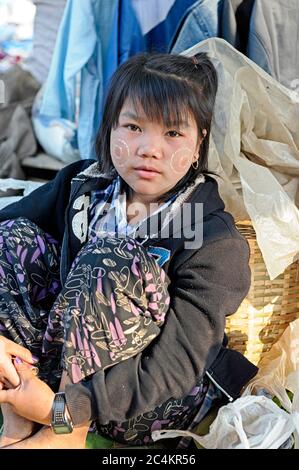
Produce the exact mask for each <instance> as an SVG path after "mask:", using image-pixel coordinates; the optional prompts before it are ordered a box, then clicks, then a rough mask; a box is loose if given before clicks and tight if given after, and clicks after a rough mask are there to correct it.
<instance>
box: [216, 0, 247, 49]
mask: <svg viewBox="0 0 299 470" xmlns="http://www.w3.org/2000/svg"><path fill="white" fill-rule="evenodd" d="M253 5H254V0H224V1H223V8H222V20H221V32H220V37H221V38H222V39H225V40H226V41H227V42H229V43H230V44H231V45H232V46H234V47H235V48H236V49H238V51H240V52H242V53H243V54H245V55H246V54H247V47H248V35H249V25H250V18H251V13H252V9H253Z"/></svg>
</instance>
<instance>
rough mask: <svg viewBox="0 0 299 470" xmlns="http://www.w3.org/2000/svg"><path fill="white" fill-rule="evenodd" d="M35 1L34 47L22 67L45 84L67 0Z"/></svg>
mask: <svg viewBox="0 0 299 470" xmlns="http://www.w3.org/2000/svg"><path fill="white" fill-rule="evenodd" d="M33 3H34V4H35V5H36V13H35V17H34V27H33V30H34V34H33V47H32V52H31V53H30V56H29V57H28V59H26V60H25V61H24V62H23V63H22V68H24V69H25V70H28V71H29V72H31V74H32V75H33V77H34V78H35V79H36V80H37V81H38V82H39V83H40V84H43V83H44V82H45V81H46V79H47V76H48V72H49V68H50V65H51V60H52V54H53V50H54V47H55V42H56V37H57V32H58V28H59V25H60V22H61V18H62V15H63V11H64V8H65V4H66V0H33Z"/></svg>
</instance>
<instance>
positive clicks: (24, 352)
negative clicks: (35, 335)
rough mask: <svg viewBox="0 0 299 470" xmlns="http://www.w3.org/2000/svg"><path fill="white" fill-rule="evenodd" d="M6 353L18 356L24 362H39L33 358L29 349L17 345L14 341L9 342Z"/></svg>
mask: <svg viewBox="0 0 299 470" xmlns="http://www.w3.org/2000/svg"><path fill="white" fill-rule="evenodd" d="M5 349H6V351H7V352H8V353H9V354H11V355H12V356H18V357H20V358H21V359H22V360H23V361H26V362H29V363H31V364H34V363H35V362H37V361H38V359H37V358H35V357H33V356H32V354H31V352H30V351H29V349H26V348H24V347H23V346H21V345H20V344H16V343H14V342H13V341H8V342H7V343H6V347H5Z"/></svg>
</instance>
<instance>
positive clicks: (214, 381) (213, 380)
mask: <svg viewBox="0 0 299 470" xmlns="http://www.w3.org/2000/svg"><path fill="white" fill-rule="evenodd" d="M206 375H207V376H208V377H209V379H210V380H211V382H213V384H214V385H216V387H217V388H219V390H220V391H221V392H222V393H223V394H224V395H225V396H227V398H228V400H229V401H234V399H233V397H232V396H230V395H229V394H228V393H227V392H226V391H225V390H224V389H223V388H222V387H221V385H219V383H217V382H216V380H215V379H213V377H212V376H211V374H210V373H209V372H207V371H206Z"/></svg>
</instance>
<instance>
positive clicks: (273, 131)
mask: <svg viewBox="0 0 299 470" xmlns="http://www.w3.org/2000/svg"><path fill="white" fill-rule="evenodd" d="M198 52H208V54H209V56H210V57H211V59H212V61H213V63H214V65H215V66H216V69H217V72H218V77H219V89H218V93H217V99H216V106H215V116H214V122H213V126H212V135H211V148H210V153H209V169H210V170H213V171H216V172H217V173H218V174H219V175H220V176H221V178H218V183H219V189H220V193H221V196H222V198H223V199H224V202H225V205H226V209H227V210H228V211H229V212H231V213H232V214H233V216H234V218H235V220H237V221H240V220H245V219H249V218H250V219H251V221H252V223H253V226H254V228H255V231H256V234H257V241H258V244H259V247H260V249H261V251H262V254H263V258H264V261H265V264H266V267H267V270H268V273H269V276H270V279H274V278H275V277H277V276H278V275H279V274H281V273H282V272H283V271H284V270H285V269H286V267H287V266H289V265H290V264H291V263H292V262H293V261H295V260H296V259H298V257H299V256H298V253H299V210H298V205H299V186H298V181H299V179H298V178H299V132H298V122H299V94H298V93H296V92H295V91H294V90H288V89H287V88H285V87H284V86H283V85H281V84H279V83H278V82H277V81H276V80H275V79H273V78H272V77H271V76H270V75H268V74H267V73H266V72H264V71H263V70H262V69H261V68H260V67H258V66H257V65H256V64H255V63H254V62H252V61H251V60H250V59H248V58H247V57H246V56H244V55H243V54H241V53H240V52H238V51H237V50H236V49H234V48H233V47H232V46H231V45H230V44H228V43H227V42H226V41H224V40H222V39H219V38H211V39H207V40H206V41H203V42H201V43H199V44H197V45H195V46H194V47H192V48H191V49H188V50H187V51H185V52H184V54H186V55H188V56H192V55H194V54H197V53H198Z"/></svg>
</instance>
